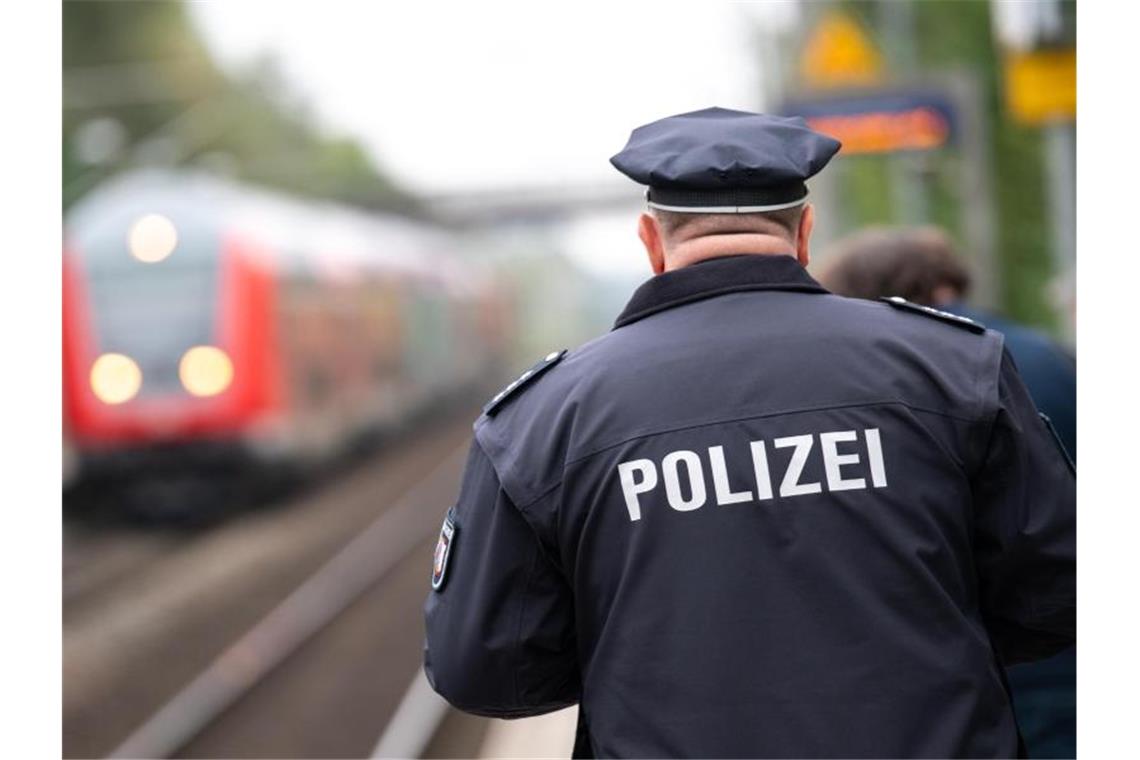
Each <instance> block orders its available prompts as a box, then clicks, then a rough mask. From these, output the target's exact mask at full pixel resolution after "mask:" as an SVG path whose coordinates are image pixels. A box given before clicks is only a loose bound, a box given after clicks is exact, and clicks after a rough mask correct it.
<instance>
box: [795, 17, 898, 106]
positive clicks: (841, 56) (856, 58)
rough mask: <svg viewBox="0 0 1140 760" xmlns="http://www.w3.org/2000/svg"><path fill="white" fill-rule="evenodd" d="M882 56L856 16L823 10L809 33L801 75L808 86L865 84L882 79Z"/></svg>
mask: <svg viewBox="0 0 1140 760" xmlns="http://www.w3.org/2000/svg"><path fill="white" fill-rule="evenodd" d="M882 72H883V57H882V56H881V55H880V54H879V50H878V48H876V47H875V45H874V44H873V43H872V42H871V40H870V39H869V38H868V37H867V35H866V34H865V33H864V31H863V28H862V27H861V26H860V25H859V23H858V22H857V21H855V19H853V18H851V16H849V15H847V14H846V13H842V12H840V11H830V12H828V13H826V14H825V15H824V16H823V18H821V19H820V20H819V23H817V24H816V25H815V27H814V28H813V29H812V30H811V32H810V34H808V36H807V39H806V40H805V42H804V46H803V53H802V54H801V56H800V78H801V79H802V80H803V83H804V84H805V85H807V86H808V87H814V88H819V89H824V88H832V87H852V86H867V85H873V84H877V83H879V82H880V81H881V80H882Z"/></svg>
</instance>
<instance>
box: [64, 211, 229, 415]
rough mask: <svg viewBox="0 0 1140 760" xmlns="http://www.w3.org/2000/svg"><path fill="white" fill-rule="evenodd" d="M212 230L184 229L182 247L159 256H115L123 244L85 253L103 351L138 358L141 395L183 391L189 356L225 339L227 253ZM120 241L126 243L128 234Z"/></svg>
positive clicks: (96, 333)
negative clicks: (222, 271)
mask: <svg viewBox="0 0 1140 760" xmlns="http://www.w3.org/2000/svg"><path fill="white" fill-rule="evenodd" d="M204 237H212V236H204V235H197V236H195V235H185V234H184V235H183V236H182V239H181V240H180V241H179V245H178V249H177V250H176V251H175V252H174V253H173V254H172V255H170V256H169V257H168V258H166V259H164V260H162V261H160V262H158V263H143V262H140V261H137V260H135V259H134V258H132V257H131V256H129V255H122V254H119V255H111V254H112V253H116V251H112V250H108V249H107V248H106V246H105V245H104V246H100V248H102V249H103V250H100V251H97V252H93V253H95V254H96V255H88V256H86V257H85V268H86V274H87V284H88V295H89V299H90V307H91V315H92V322H93V325H92V327H93V331H94V338H95V341H96V353H97V354H104V353H112V352H113V353H119V354H124V355H126V356H129V357H131V358H132V359H133V360H134V361H135V362H137V363H138V366H139V368H140V369H141V370H142V378H143V380H142V388H141V389H140V392H139V395H140V396H152V395H165V394H170V393H180V392H182V384H181V382H180V380H179V374H178V367H179V361H180V359H181V358H182V355H183V354H184V353H185V352H186V350H187V349H189V348H191V347H193V346H199V345H206V344H216V343H217V342H218V338H217V335H216V332H217V311H218V309H217V307H218V281H219V267H218V259H219V256H218V253H219V252H218V250H217V245H216V243H214V241H212V240H206V239H203V238H204ZM195 238H197V239H195ZM107 243H112V241H107ZM112 244H113V245H115V246H116V248H117V249H119V251H121V250H122V248H123V242H122V241H121V240H116V241H113V243H112Z"/></svg>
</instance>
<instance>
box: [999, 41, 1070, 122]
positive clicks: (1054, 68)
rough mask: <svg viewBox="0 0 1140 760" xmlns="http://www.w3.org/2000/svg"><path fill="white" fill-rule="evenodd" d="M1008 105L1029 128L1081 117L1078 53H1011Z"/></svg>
mask: <svg viewBox="0 0 1140 760" xmlns="http://www.w3.org/2000/svg"><path fill="white" fill-rule="evenodd" d="M1005 102H1006V106H1007V107H1008V108H1009V110H1010V113H1011V114H1013V117H1014V118H1015V119H1017V120H1018V121H1020V122H1022V123H1025V124H1046V123H1049V122H1054V121H1071V120H1073V119H1074V118H1075V117H1076V115H1077V51H1076V49H1074V48H1066V49H1062V50H1038V51H1034V52H1030V53H1017V52H1009V53H1007V54H1006V58H1005Z"/></svg>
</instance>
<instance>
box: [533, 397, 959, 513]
mask: <svg viewBox="0 0 1140 760" xmlns="http://www.w3.org/2000/svg"><path fill="white" fill-rule="evenodd" d="M892 405H894V406H905V407H906V408H908V409H913V410H915V411H918V412H926V413H927V414H935V415H938V416H940V417H948V418H950V419H955V420H958V421H959V422H967V423H971V424H972V423H976V422H978V418H974V417H964V416H961V415H957V414H950V413H949V412H943V411H939V410H936V409H927V408H925V407H921V406H917V405H915V404H911V403H908V402H906V401H900V400H897V399H894V400H881V401H859V402H853V403H850V404H824V405H821V406H809V407H801V408H799V409H790V410H783V411H779V412H764V413H762V414H753V415H749V416H747V417H729V418H727V419H716V420H710V421H708V422H697V423H693V424H691V425H679V426H677V427H672V428H663V429H661V430H649V431H646V432H644V433H639V434H637V435H633V436H629V437H628V438H623V439H622V440H620V441H615V442H613V443H609V444H606V445H605V446H601V447H599V448H597V449H595V450H593V451H590V452H588V453H586V454H582V455H581V456H577V457H574V458H573V459H567V460H566V463H565V465H564V466H565V467H569V466H570V465H572V464H577V463H578V462H581V461H583V460H586V459H589V458H590V457H593V456H597V455H598V454H601V453H602V452H603V451H606V450H608V449H612V448H614V447H615V446H621V445H622V444H623V443H629V442H630V441H636V440H637V439H639V438H648V437H649V436H652V435H662V434H664V433H677V432H680V431H682V430H693V429H694V428H700V427H708V426H710V425H723V424H725V423H728V422H744V421H746V420H758V419H763V418H765V417H779V416H782V415H786V414H806V413H808V412H822V411H827V410H830V409H851V408H854V407H860V406H892ZM559 482H561V480H559ZM555 487H556V486H555ZM550 490H551V489H547V490H546V491H543V495H545V494H546V493H548V492H549V491H550ZM535 501H537V499H536V500H535ZM530 503H533V502H530ZM528 506H529V504H528Z"/></svg>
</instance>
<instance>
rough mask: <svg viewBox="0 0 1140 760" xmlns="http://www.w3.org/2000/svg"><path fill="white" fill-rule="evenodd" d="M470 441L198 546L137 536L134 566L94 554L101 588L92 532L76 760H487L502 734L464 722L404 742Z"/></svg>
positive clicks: (463, 432)
mask: <svg viewBox="0 0 1140 760" xmlns="http://www.w3.org/2000/svg"><path fill="white" fill-rule="evenodd" d="M469 435H470V421H469V420H467V419H463V420H459V421H456V420H454V419H453V420H450V421H448V422H446V423H440V424H436V425H435V426H433V428H432V429H430V430H428V431H426V432H424V433H422V434H421V435H418V436H416V437H415V439H414V440H410V441H409V442H408V443H407V444H406V445H402V446H400V447H398V448H392V449H391V450H389V451H387V452H385V453H382V454H380V455H378V456H376V457H373V458H372V460H371V461H368V462H366V463H364V464H362V465H361V466H358V467H355V468H354V469H353V470H352V471H350V472H347V473H345V474H344V475H343V476H342V477H340V478H338V479H337V480H336V481H335V482H330V483H329V484H327V486H326V487H323V488H321V489H320V490H319V491H315V492H313V493H311V494H308V495H306V496H303V497H301V498H300V499H298V500H297V502H296V503H292V504H287V505H283V507H282V508H280V509H275V510H266V511H261V512H254V513H250V514H248V515H243V516H242V517H240V518H239V519H236V520H233V521H232V522H230V523H227V524H225V525H223V526H220V527H218V528H216V529H214V530H211V531H207V532H204V533H201V534H195V535H193V536H190V537H187V538H185V539H183V540H177V539H171V538H169V537H165V538H163V537H161V536H160V537H156V538H155V542H154V543H148V542H147V541H146V540H145V538H139V537H137V536H136V537H135V539H134V542H135V544H136V545H133V546H132V547H131V548H130V549H129V550H123V551H122V553H123V555H124V556H125V557H126V559H118V560H114V561H111V560H107V559H105V558H106V557H107V556H114V555H115V554H116V551H118V549H117V548H116V547H114V546H109V545H104V546H100V547H97V550H96V549H91V550H90V551H89V552H88V554H89V555H90V557H89V559H88V560H86V561H87V566H88V567H89V568H91V569H92V574H94V575H98V576H101V577H103V580H101V581H98V582H95V581H85V580H84V579H85V577H86V576H85V573H84V571H83V565H82V561H83V560H82V555H83V551H82V548H83V541H84V540H86V541H88V542H90V541H91V540H92V538H91V537H90V536H87V537H83V536H80V539H79V540H78V541H77V542H73V544H75V543H78V546H73V547H71V548H75V549H77V552H73V556H75V555H76V554H78V558H77V559H76V560H75V561H74V562H73V566H72V567H70V568H68V569H66V570H65V585H66V584H67V582H68V579H70V584H71V592H70V596H68V595H67V594H66V593H65V611H64V755H65V757H103V756H109V755H110V756H124V757H367V756H369V755H371V754H372V753H373V752H374V751H375V750H376V749H377V748H378V744H377V742H378V738H379V737H380V736H381V734H384V735H385V736H388V737H389V745H388V747H389V749H387V750H385V751H391V752H393V753H395V754H403V755H411V754H419V755H421V756H429V757H430V756H436V755H437V753H438V754H439V755H441V756H456V755H467V756H471V755H473V754H475V753H476V751H477V750H478V747H479V743H480V741H481V738H482V734H483V732H484V731H485V730H486V727H487V723H486V721H482V720H479V719H475V718H470V717H467V716H461V715H460V714H458V713H453V712H451V711H449V710H448V709H442V708H441V709H439V710H438V711H437V714H438V717H437V719H436V720H435V725H428V726H427V727H426V728H423V727H420V728H418V729H417V730H415V731H412V732H411V739H414V743H415V744H416V745H417V746H414V747H413V746H412V745H410V744H408V741H409V740H410V739H409V738H408V737H409V732H408V731H407V730H406V729H405V730H403V735H404V737H405V738H404V739H400V740H399V741H397V742H396V743H395V744H392V739H391V737H392V736H395V737H397V738H399V736H400V735H401V730H395V728H394V726H393V725H392V724H391V718H392V717H393V715H394V714H396V713H397V711H398V709H399V707H400V705H401V704H405V705H406V704H407V703H406V701H405V697H406V695H407V689H408V685H409V684H410V683H412V682H413V678H414V676H415V675H416V673H417V672H418V671H419V667H420V658H421V653H420V646H421V642H422V623H421V615H420V610H421V605H422V602H423V597H424V594H425V593H426V591H425V590H426V588H427V581H426V577H427V576H426V573H427V572H428V570H427V568H428V567H429V566H430V556H431V552H430V550H431V546H432V542H433V541H434V535H435V531H436V530H437V528H438V524H437V523H438V522H439V519H440V516H441V515H442V514H443V513H444V511H445V509H446V507H447V505H448V502H449V501H450V500H451V499H453V498H454V495H455V492H456V489H457V487H458V482H459V477H460V474H461V470H462V465H463V452H464V451H465V449H466V444H467V441H468V440H469ZM100 540H103V541H106V540H107V539H100ZM112 543H113V542H112ZM128 543H130V542H129V541H128ZM87 546H88V548H90V543H88V545H87ZM95 557H100V558H103V559H100V561H99V562H95V561H94V558H95ZM66 561H67V558H66V557H65V564H66ZM100 562H101V563H102V564H100ZM108 563H109V568H110V569H108ZM124 568H126V569H124ZM85 583H87V584H89V585H90V588H85V587H84V585H85ZM406 712H407V710H405V713H406ZM420 722H421V723H422V721H420ZM393 731H394V733H393ZM401 742H403V743H402V744H401ZM416 750H418V751H416Z"/></svg>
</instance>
